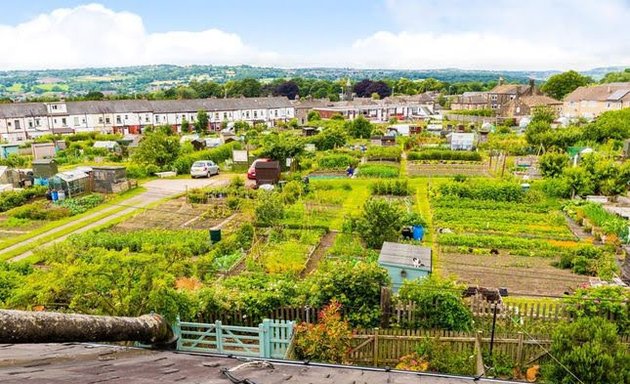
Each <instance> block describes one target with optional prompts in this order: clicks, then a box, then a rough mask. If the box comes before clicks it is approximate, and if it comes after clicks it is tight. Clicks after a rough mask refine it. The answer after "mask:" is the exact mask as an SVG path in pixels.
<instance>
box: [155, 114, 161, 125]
mask: <svg viewBox="0 0 630 384" xmlns="http://www.w3.org/2000/svg"><path fill="white" fill-rule="evenodd" d="M155 122H156V123H159V122H160V116H158V115H155Z"/></svg>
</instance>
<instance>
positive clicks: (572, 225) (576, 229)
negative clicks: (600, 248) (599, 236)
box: [564, 213, 598, 245]
mask: <svg viewBox="0 0 630 384" xmlns="http://www.w3.org/2000/svg"><path fill="white" fill-rule="evenodd" d="M564 218H565V219H566V221H567V225H568V226H569V229H570V230H571V232H572V233H573V235H575V237H577V238H578V239H580V240H582V241H586V242H589V243H593V244H595V245H598V244H597V242H595V241H594V240H595V238H594V237H593V235H591V234H590V233H588V232H586V231H585V230H584V228H582V227H581V226H580V225H579V224H578V223H576V222H575V221H573V219H572V218H570V217H569V216H568V215H567V214H566V213H565V214H564Z"/></svg>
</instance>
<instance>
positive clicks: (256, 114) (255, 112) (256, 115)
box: [254, 111, 258, 119]
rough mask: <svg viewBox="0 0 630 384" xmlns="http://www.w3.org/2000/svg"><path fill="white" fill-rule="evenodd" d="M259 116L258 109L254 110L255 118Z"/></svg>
mask: <svg viewBox="0 0 630 384" xmlns="http://www.w3.org/2000/svg"><path fill="white" fill-rule="evenodd" d="M257 117H258V111H254V119H255V118H257Z"/></svg>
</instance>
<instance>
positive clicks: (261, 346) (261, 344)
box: [258, 323, 266, 357]
mask: <svg viewBox="0 0 630 384" xmlns="http://www.w3.org/2000/svg"><path fill="white" fill-rule="evenodd" d="M265 345H266V344H265V326H264V324H263V323H260V324H258V353H259V355H260V357H265Z"/></svg>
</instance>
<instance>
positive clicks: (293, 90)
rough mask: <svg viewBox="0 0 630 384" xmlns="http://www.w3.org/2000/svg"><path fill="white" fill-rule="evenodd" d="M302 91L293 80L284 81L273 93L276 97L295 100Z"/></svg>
mask: <svg viewBox="0 0 630 384" xmlns="http://www.w3.org/2000/svg"><path fill="white" fill-rule="evenodd" d="M299 91H300V89H299V87H298V85H297V83H296V82H295V81H293V80H289V81H283V82H282V83H281V84H279V85H278V86H277V87H276V88H275V89H274V91H273V94H274V96H286V97H288V98H289V99H291V100H293V99H295V96H297V94H298V92H299Z"/></svg>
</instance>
